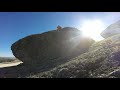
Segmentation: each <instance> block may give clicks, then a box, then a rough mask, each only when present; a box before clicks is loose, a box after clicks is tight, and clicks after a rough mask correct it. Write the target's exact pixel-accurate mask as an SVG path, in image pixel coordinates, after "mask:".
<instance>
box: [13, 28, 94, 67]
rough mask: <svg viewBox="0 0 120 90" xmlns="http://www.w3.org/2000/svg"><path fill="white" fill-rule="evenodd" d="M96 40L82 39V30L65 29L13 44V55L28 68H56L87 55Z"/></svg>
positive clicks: (35, 35)
mask: <svg viewBox="0 0 120 90" xmlns="http://www.w3.org/2000/svg"><path fill="white" fill-rule="evenodd" d="M92 43H94V40H92V39H90V38H82V35H81V32H80V30H78V29H76V28H72V27H65V28H63V29H62V30H60V31H57V30H53V31H48V32H45V33H42V34H34V35H30V36H27V37H25V38H22V39H20V40H18V41H17V42H15V43H14V44H12V46H11V50H12V52H13V55H14V56H15V57H16V58H18V59H19V60H21V61H22V62H23V63H24V65H26V66H30V67H32V66H39V67H41V68H42V69H45V68H49V67H55V66H57V65H60V64H62V63H65V62H67V60H69V59H70V58H73V57H75V56H77V55H80V54H82V53H85V52H86V51H87V50H88V49H89V47H90V45H91V44H92Z"/></svg>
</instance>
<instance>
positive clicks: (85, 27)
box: [80, 20, 104, 41]
mask: <svg viewBox="0 0 120 90" xmlns="http://www.w3.org/2000/svg"><path fill="white" fill-rule="evenodd" d="M80 30H81V31H82V32H83V35H84V36H86V37H91V38H93V39H94V40H96V41H99V40H102V39H103V38H102V37H101V36H100V33H101V32H102V31H103V30H104V23H103V22H102V21H101V20H85V21H83V22H82V26H81V28H80Z"/></svg>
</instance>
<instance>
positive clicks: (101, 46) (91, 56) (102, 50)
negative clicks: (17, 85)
mask: <svg viewBox="0 0 120 90" xmlns="http://www.w3.org/2000/svg"><path fill="white" fill-rule="evenodd" d="M117 36H118V37H120V35H117ZM117 36H112V37H110V38H107V39H104V40H102V41H99V42H95V43H94V44H92V46H91V47H90V49H89V51H88V52H86V53H84V54H82V55H80V56H78V57H75V58H73V59H72V60H71V61H69V62H66V63H64V64H62V65H59V66H57V67H55V68H53V69H52V70H50V71H47V72H42V73H37V74H32V75H31V76H29V78H120V40H116V42H114V43H113V42H111V41H112V39H113V38H115V37H117Z"/></svg>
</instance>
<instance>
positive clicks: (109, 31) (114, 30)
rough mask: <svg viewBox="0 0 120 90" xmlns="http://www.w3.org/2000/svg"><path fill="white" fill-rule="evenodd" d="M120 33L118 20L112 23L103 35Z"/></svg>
mask: <svg viewBox="0 0 120 90" xmlns="http://www.w3.org/2000/svg"><path fill="white" fill-rule="evenodd" d="M116 34H120V21H117V22H116V23H113V24H111V25H110V26H108V27H107V28H106V29H105V30H104V31H103V32H102V33H101V36H102V37H103V38H108V37H110V36H113V35H116Z"/></svg>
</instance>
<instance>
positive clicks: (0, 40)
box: [0, 12, 120, 57]
mask: <svg viewBox="0 0 120 90" xmlns="http://www.w3.org/2000/svg"><path fill="white" fill-rule="evenodd" d="M95 19H99V20H101V21H102V22H103V24H104V26H105V27H104V28H106V27H107V26H108V25H110V24H111V23H114V22H115V21H118V20H120V13H119V12H0V56H1V57H4V56H6V57H11V56H13V55H12V52H11V49H10V47H11V44H12V43H14V42H15V41H17V40H19V39H21V38H23V37H25V36H27V35H31V34H38V33H42V32H46V31H49V30H54V29H56V26H57V25H61V26H62V27H66V26H70V27H76V28H78V29H80V27H81V25H82V22H83V21H85V20H89V21H91V22H92V20H95Z"/></svg>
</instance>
